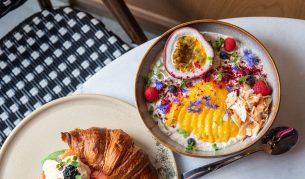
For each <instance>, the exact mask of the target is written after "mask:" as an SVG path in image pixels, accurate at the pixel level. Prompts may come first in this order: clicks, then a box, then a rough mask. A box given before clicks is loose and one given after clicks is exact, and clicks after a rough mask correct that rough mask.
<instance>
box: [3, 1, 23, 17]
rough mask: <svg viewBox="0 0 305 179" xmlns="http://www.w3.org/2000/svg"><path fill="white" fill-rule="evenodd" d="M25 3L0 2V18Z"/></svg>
mask: <svg viewBox="0 0 305 179" xmlns="http://www.w3.org/2000/svg"><path fill="white" fill-rule="evenodd" d="M25 2H26V0H0V18H1V17H3V16H4V15H5V14H7V13H8V12H10V11H12V10H14V9H16V8H17V7H19V6H21V5H22V4H23V3H25Z"/></svg>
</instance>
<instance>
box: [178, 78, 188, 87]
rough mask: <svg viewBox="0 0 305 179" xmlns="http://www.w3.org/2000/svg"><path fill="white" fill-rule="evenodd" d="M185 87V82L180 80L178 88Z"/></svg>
mask: <svg viewBox="0 0 305 179" xmlns="http://www.w3.org/2000/svg"><path fill="white" fill-rule="evenodd" d="M185 86H186V80H182V81H181V83H180V85H179V88H184V87H185Z"/></svg>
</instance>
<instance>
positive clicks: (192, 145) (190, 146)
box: [186, 142, 194, 150]
mask: <svg viewBox="0 0 305 179" xmlns="http://www.w3.org/2000/svg"><path fill="white" fill-rule="evenodd" d="M193 148H194V142H191V143H190V144H187V145H186V150H193Z"/></svg>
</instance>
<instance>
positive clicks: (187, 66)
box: [164, 27, 214, 79]
mask: <svg viewBox="0 0 305 179" xmlns="http://www.w3.org/2000/svg"><path fill="white" fill-rule="evenodd" d="M213 58H214V51H213V48H212V47H211V45H210V44H209V42H207V41H206V40H205V38H204V37H203V36H202V34H201V33H200V32H199V31H198V30H196V29H194V28H191V27H184V28H181V29H178V30H176V31H174V32H173V33H172V34H171V35H170V37H169V38H168V39H167V42H166V45H165V47H164V66H165V69H166V70H167V72H168V73H169V74H170V75H171V76H173V77H174V78H178V79H194V78H199V77H201V76H202V75H204V74H205V73H206V72H207V71H208V70H209V69H210V68H211V67H212V63H213Z"/></svg>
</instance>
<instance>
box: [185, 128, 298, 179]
mask: <svg viewBox="0 0 305 179" xmlns="http://www.w3.org/2000/svg"><path fill="white" fill-rule="evenodd" d="M298 138H299V135H298V132H297V131H296V130H295V129H294V128H291V127H276V128H274V129H271V130H269V131H268V132H267V133H266V134H265V135H264V136H263V138H262V140H261V144H260V145H259V146H257V147H254V148H252V149H250V150H248V151H245V152H243V153H240V154H237V155H234V156H232V157H229V158H226V159H223V160H220V161H217V162H214V163H211V164H208V165H205V166H202V167H198V168H196V169H193V170H190V171H188V172H185V173H183V174H182V175H181V177H182V178H183V179H196V178H200V177H201V176H203V175H206V174H208V173H210V172H212V171H215V170H217V169H219V168H221V167H223V166H226V165H228V164H230V163H232V162H235V161H237V160H239V159H242V158H244V157H247V156H249V155H251V154H253V153H256V152H259V151H264V152H265V153H268V154H270V155H279V154H282V153H285V152H287V151H289V150H290V149H291V148H292V147H293V146H294V145H295V144H296V143H297V142H298Z"/></svg>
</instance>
